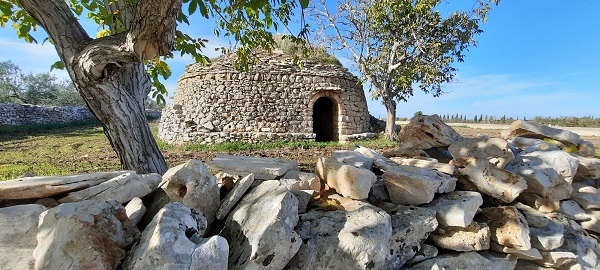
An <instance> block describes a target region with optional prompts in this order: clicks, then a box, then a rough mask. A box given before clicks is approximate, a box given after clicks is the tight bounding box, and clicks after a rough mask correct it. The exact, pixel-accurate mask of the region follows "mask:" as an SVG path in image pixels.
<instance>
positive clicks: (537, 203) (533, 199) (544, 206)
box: [517, 192, 560, 213]
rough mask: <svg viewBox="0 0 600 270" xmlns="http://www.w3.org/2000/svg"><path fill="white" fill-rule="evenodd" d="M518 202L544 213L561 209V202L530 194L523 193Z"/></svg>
mask: <svg viewBox="0 0 600 270" xmlns="http://www.w3.org/2000/svg"><path fill="white" fill-rule="evenodd" d="M517 200H518V201H519V202H522V203H524V204H526V205H527V206H530V207H532V208H534V209H537V210H538V211H541V212H543V213H550V212H554V211H556V210H558V209H559V208H560V201H557V200H553V199H548V198H545V197H542V196H540V195H538V194H535V193H530V192H523V193H521V194H520V195H519V197H518V198H517Z"/></svg>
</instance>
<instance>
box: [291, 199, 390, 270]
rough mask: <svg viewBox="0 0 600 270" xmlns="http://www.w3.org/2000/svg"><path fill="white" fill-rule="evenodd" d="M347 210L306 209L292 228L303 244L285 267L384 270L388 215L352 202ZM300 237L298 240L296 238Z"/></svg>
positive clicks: (375, 208)
mask: <svg viewBox="0 0 600 270" xmlns="http://www.w3.org/2000/svg"><path fill="white" fill-rule="evenodd" d="M353 204H354V206H352V205H345V208H346V210H347V211H310V212H307V213H305V214H302V215H300V221H299V222H298V226H297V227H296V229H297V231H298V234H299V235H300V237H301V238H302V239H298V242H301V243H303V244H302V246H301V247H300V250H299V251H298V253H297V254H296V256H294V258H293V259H292V260H291V261H290V263H289V264H288V265H287V267H286V268H285V269H384V265H385V260H386V256H387V254H389V241H390V240H389V239H390V237H391V236H392V225H391V221H390V216H389V215H388V214H387V213H385V212H384V211H383V210H381V209H379V208H377V207H374V206H372V205H370V204H367V203H363V202H359V201H356V202H354V203H353ZM300 240H302V241H300Z"/></svg>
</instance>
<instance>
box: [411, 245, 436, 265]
mask: <svg viewBox="0 0 600 270" xmlns="http://www.w3.org/2000/svg"><path fill="white" fill-rule="evenodd" d="M437 255H438V249H437V248H436V247H434V246H432V245H428V244H423V245H421V249H420V250H419V251H418V252H417V254H415V256H414V257H413V258H412V259H410V260H409V261H408V262H407V263H406V264H408V265H413V264H416V263H420V262H422V261H424V260H429V259H431V258H435V257H437Z"/></svg>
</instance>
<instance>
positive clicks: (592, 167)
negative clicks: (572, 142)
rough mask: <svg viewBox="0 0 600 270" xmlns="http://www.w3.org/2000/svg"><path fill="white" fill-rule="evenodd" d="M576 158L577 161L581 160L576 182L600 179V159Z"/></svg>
mask: <svg viewBox="0 0 600 270" xmlns="http://www.w3.org/2000/svg"><path fill="white" fill-rule="evenodd" d="M575 157H576V158H577V160H579V166H578V167H577V173H576V174H575V180H588V179H599V178H600V159H598V158H586V157H582V156H575Z"/></svg>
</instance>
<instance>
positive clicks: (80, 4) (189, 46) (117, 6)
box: [0, 0, 308, 103]
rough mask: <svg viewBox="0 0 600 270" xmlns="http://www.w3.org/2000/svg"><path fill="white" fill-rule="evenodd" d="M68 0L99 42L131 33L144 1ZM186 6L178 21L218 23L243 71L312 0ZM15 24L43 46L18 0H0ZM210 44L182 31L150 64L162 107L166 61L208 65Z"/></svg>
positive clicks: (0, 15)
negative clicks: (231, 42)
mask: <svg viewBox="0 0 600 270" xmlns="http://www.w3.org/2000/svg"><path fill="white" fill-rule="evenodd" d="M65 1H66V2H67V3H68V4H69V6H70V8H71V10H72V12H73V13H74V14H76V15H77V16H78V17H79V18H80V20H88V21H91V22H93V23H94V24H96V25H97V26H98V31H97V33H96V38H103V37H106V36H110V35H114V34H117V33H122V32H125V31H129V30H131V29H129V27H130V25H129V21H130V19H131V17H132V15H131V14H132V12H133V10H134V8H135V5H136V3H137V1H138V0H65ZM183 3H184V5H185V7H187V8H185V7H184V8H183V9H182V11H181V12H180V14H179V15H178V17H177V21H178V23H179V24H180V25H181V24H187V25H190V18H191V16H200V17H202V18H205V19H214V20H215V23H216V27H215V28H214V34H215V36H216V37H220V36H224V37H230V38H232V39H234V40H235V41H236V44H234V47H236V49H237V50H236V53H237V55H238V62H237V63H236V66H237V67H238V68H240V69H246V68H248V65H249V64H250V63H251V62H252V61H253V60H255V59H254V58H253V56H252V50H253V49H255V48H258V47H262V48H265V49H267V50H269V51H270V50H271V49H272V48H274V47H275V46H276V43H275V41H274V39H273V35H272V33H271V32H270V30H275V31H278V30H280V29H281V30H283V28H287V26H288V25H289V23H290V18H292V17H293V15H294V10H297V9H298V7H299V8H301V9H304V8H306V7H307V6H308V0H298V1H296V0H246V1H225V0H204V1H203V0H183ZM9 23H10V24H11V25H12V27H13V28H14V29H15V30H16V33H17V36H18V37H19V38H21V39H23V40H25V41H26V42H33V43H37V42H38V40H37V39H36V38H35V37H34V36H33V35H32V32H34V31H36V30H38V27H37V22H36V21H35V19H33V18H32V17H31V16H30V15H29V14H28V13H27V12H26V11H25V10H23V9H22V8H21V7H20V6H19V4H18V1H16V0H0V26H2V27H6V26H7V25H8V24H9ZM198 27H202V26H198ZM288 30H289V29H288ZM306 33H307V25H303V26H302V29H301V31H300V33H299V34H298V36H303V35H305V34H306ZM287 38H289V39H290V40H292V41H293V42H297V43H301V42H302V39H300V38H298V37H295V36H287ZM47 40H48V38H45V39H44V40H43V41H44V42H45V41H47ZM49 41H50V42H52V40H49ZM207 42H208V40H205V39H201V38H195V37H193V36H191V35H190V34H188V33H184V32H182V31H179V30H177V32H176V35H175V39H174V48H173V51H172V52H171V53H170V54H169V55H166V56H162V57H156V58H155V59H152V60H150V61H146V62H145V64H146V67H147V72H148V75H149V76H150V78H151V80H152V85H153V87H154V89H153V90H155V91H154V92H153V94H152V97H153V98H156V100H157V101H158V102H160V103H164V102H165V98H164V95H166V93H167V90H166V89H165V87H164V85H163V84H162V83H161V82H160V80H161V79H167V78H169V77H170V76H171V70H170V68H169V66H168V64H167V63H166V60H167V59H169V58H173V57H174V53H180V55H182V56H183V55H190V56H191V57H192V58H193V59H194V60H195V61H196V62H201V63H206V62H208V61H209V59H208V57H206V56H205V54H204V53H203V49H204V48H205V44H206V43H207ZM220 50H221V51H222V52H223V53H227V52H229V51H231V50H232V48H224V47H223V48H220ZM52 68H64V64H63V63H62V62H60V61H58V62H56V63H55V64H54V65H52Z"/></svg>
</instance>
